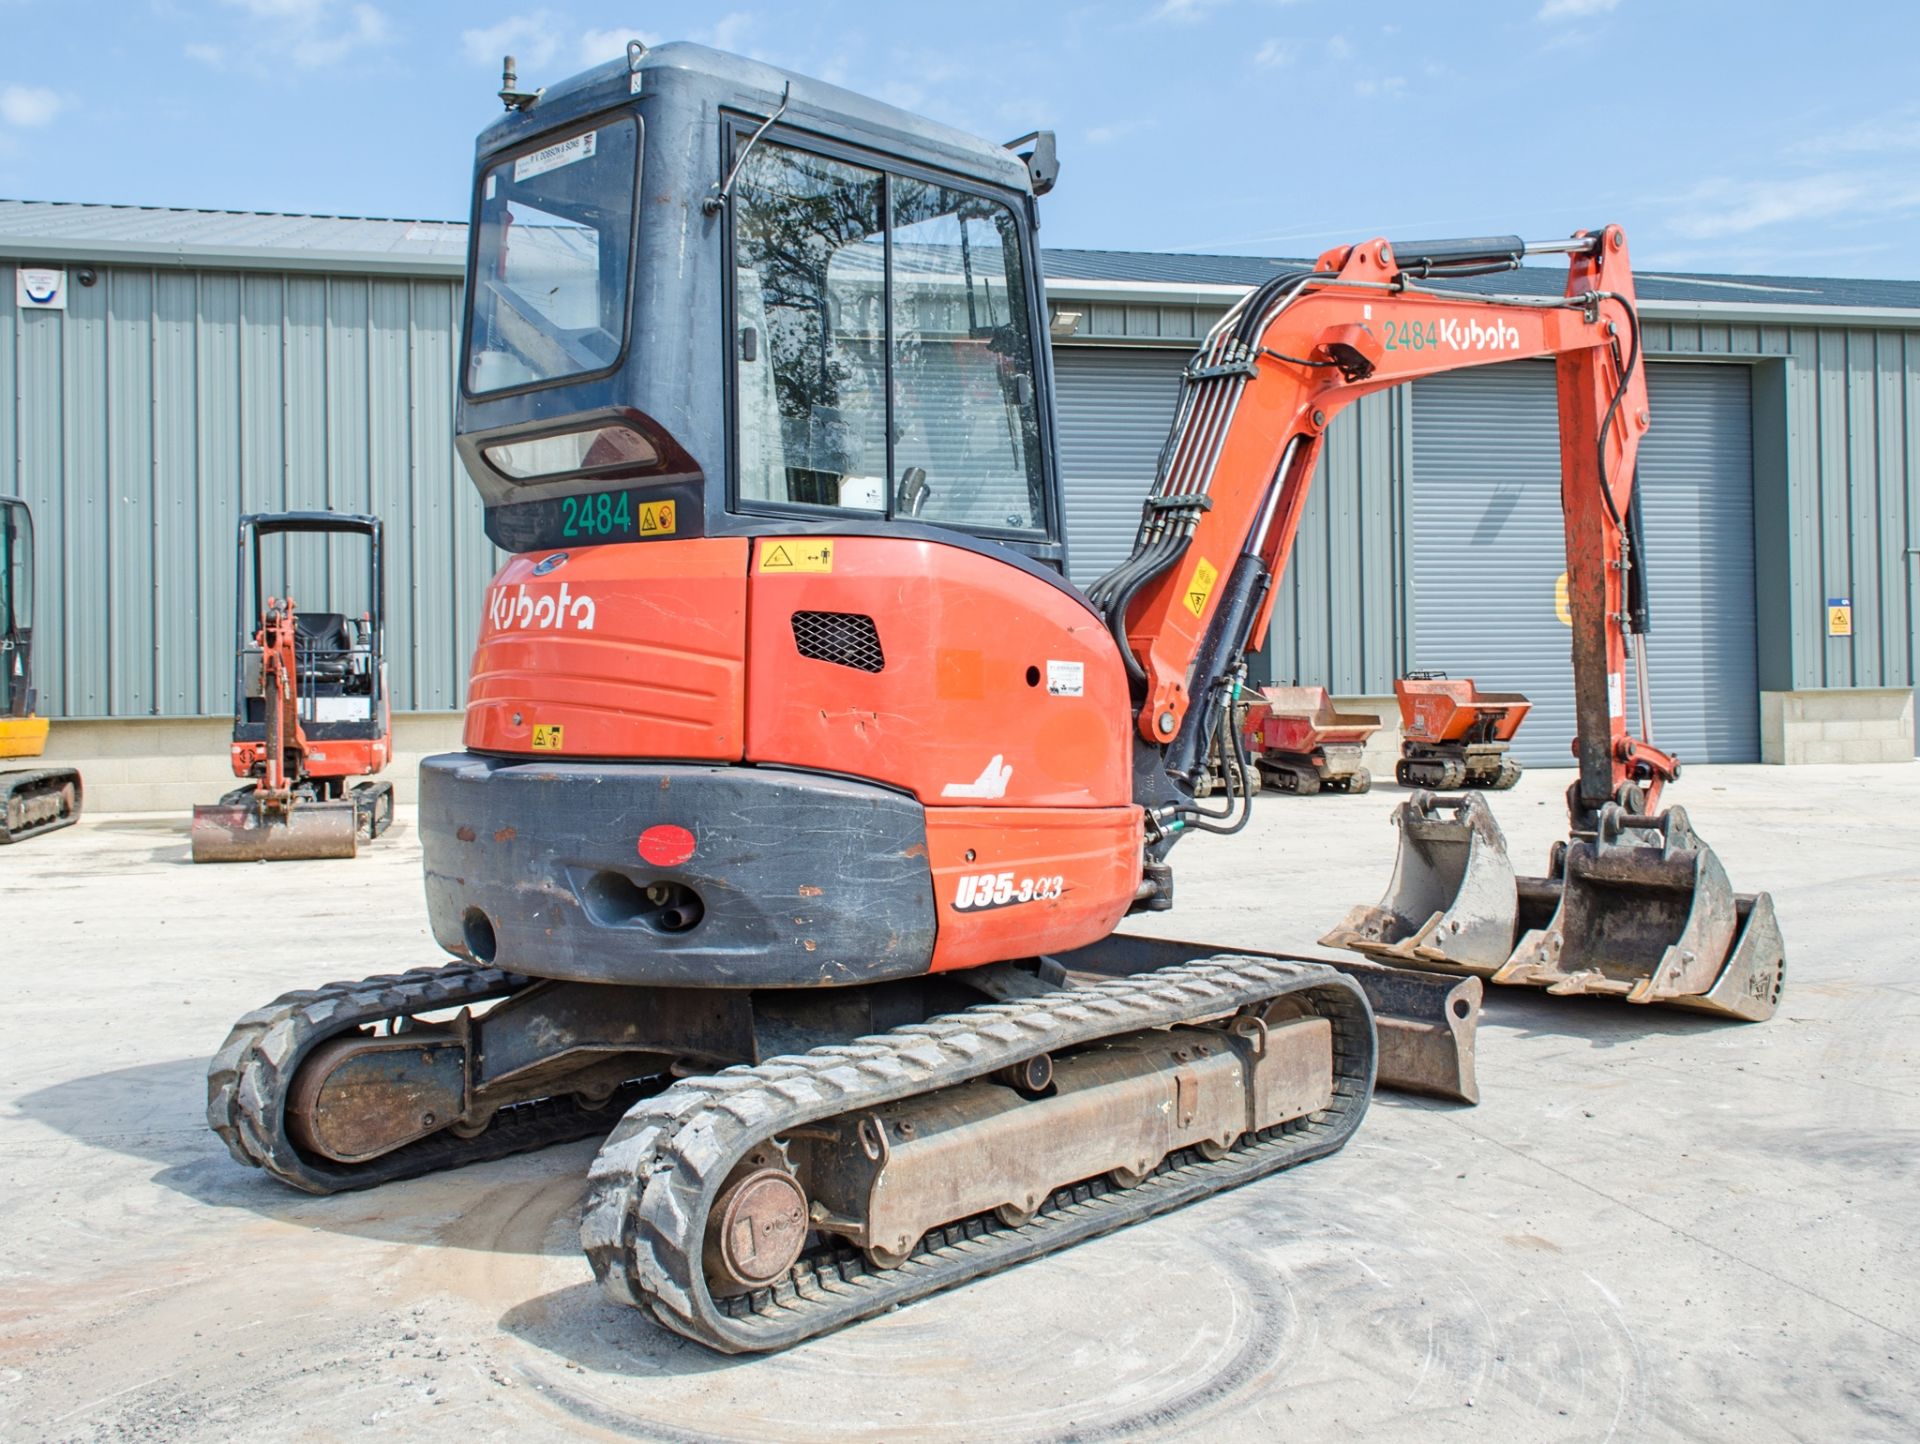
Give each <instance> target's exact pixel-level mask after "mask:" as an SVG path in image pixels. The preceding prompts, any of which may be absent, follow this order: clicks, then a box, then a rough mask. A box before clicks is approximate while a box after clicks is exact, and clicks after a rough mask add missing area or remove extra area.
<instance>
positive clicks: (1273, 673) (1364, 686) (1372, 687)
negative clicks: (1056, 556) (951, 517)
mask: <svg viewBox="0 0 1920 1444" xmlns="http://www.w3.org/2000/svg"><path fill="white" fill-rule="evenodd" d="M1189 354H1190V353H1188V352H1187V351H1185V350H1182V349H1178V348H1172V347H1166V348H1150V347H1140V348H1136V349H1123V348H1120V347H1095V346H1061V347H1057V348H1056V349H1055V351H1054V353H1053V355H1054V389H1055V392H1056V399H1057V403H1058V406H1057V411H1058V415H1059V418H1060V420H1059V426H1060V470H1061V476H1062V478H1063V488H1064V490H1063V499H1064V501H1065V510H1066V517H1067V540H1068V557H1069V560H1070V563H1071V570H1072V575H1073V578H1074V580H1075V581H1077V582H1079V583H1081V584H1082V585H1085V584H1086V583H1088V582H1090V581H1092V580H1093V579H1094V578H1095V577H1097V576H1099V575H1100V574H1101V573H1102V572H1104V571H1106V570H1107V569H1108V568H1109V567H1111V566H1113V565H1114V564H1115V563H1116V562H1119V561H1120V560H1122V559H1123V558H1124V557H1125V556H1126V555H1127V553H1128V551H1129V550H1130V549H1131V547H1132V545H1133V536H1134V530H1135V528H1136V527H1137V526H1138V524H1139V521H1140V502H1141V499H1142V498H1143V497H1144V496H1145V495H1146V493H1147V488H1148V487H1149V486H1151V485H1152V483H1153V471H1154V465H1155V462H1156V461H1157V459H1158V457H1159V454H1160V447H1161V443H1162V442H1163V441H1165V439H1166V434H1167V426H1168V424H1169V423H1170V422H1171V420H1172V417H1173V408H1174V405H1175V403H1176V402H1177V400H1178V398H1179V389H1180V386H1179V377H1180V370H1181V368H1182V367H1183V366H1184V365H1185V364H1186V362H1187V358H1188V355H1189ZM1398 414H1399V413H1398V403H1397V401H1396V400H1395V398H1393V397H1391V396H1376V397H1368V398H1366V399H1364V400H1363V401H1361V402H1360V403H1359V405H1358V406H1357V407H1355V408H1353V409H1352V410H1351V411H1349V412H1347V413H1344V414H1342V415H1341V416H1339V417H1337V418H1336V419H1335V421H1334V424H1333V426H1332V427H1331V428H1330V430H1329V433H1328V440H1327V446H1326V450H1325V453H1324V455H1323V457H1322V460H1321V465H1320V471H1319V474H1318V475H1317V476H1316V477H1315V480H1314V486H1313V490H1312V492H1311V493H1310V494H1309V496H1308V499H1307V506H1306V509H1305V511H1304V513H1303V515H1302V517H1301V524H1300V531H1299V534H1298V539H1297V541H1296V543H1295V547H1294V554H1293V560H1292V564H1291V565H1290V566H1289V568H1288V570H1287V574H1286V575H1285V576H1284V577H1282V578H1281V579H1280V581H1279V583H1278V587H1277V594H1276V596H1275V599H1274V614H1273V624H1272V628H1271V632H1270V642H1269V646H1268V648H1267V651H1266V654H1265V656H1264V657H1263V659H1262V663H1263V666H1264V668H1265V670H1266V672H1267V679H1268V680H1275V681H1282V682H1292V681H1300V682H1316V683H1320V684H1322V685H1325V686H1328V687H1331V688H1333V689H1335V690H1336V691H1341V692H1348V693H1352V692H1364V691H1377V690H1380V689H1382V688H1385V687H1388V686H1390V685H1391V684H1392V679H1393V676H1394V669H1395V665H1396V655H1395V653H1396V645H1397V641H1396V635H1395V632H1396V629H1395V624H1394V618H1395V613H1396V607H1397V605H1398V573H1397V569H1396V566H1395V559H1394V517H1395V514H1396V501H1395V487H1396V485H1397V480H1396V477H1397V466H1396V464H1395V459H1394V458H1395V456H1396V454H1397V451H1398V447H1399V427H1398V423H1397V421H1396V417H1397V416H1398Z"/></svg>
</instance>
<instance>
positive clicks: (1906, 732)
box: [1853, 717, 1913, 741]
mask: <svg viewBox="0 0 1920 1444" xmlns="http://www.w3.org/2000/svg"><path fill="white" fill-rule="evenodd" d="M1853 725H1854V726H1856V727H1858V728H1859V729H1860V735H1861V736H1862V737H1866V738H1871V739H1873V740H1875V741H1879V740H1881V739H1883V738H1888V737H1907V738H1911V737H1912V735H1913V732H1912V729H1911V728H1910V727H1909V726H1908V724H1907V722H1906V720H1905V719H1904V718H1901V717H1874V718H1871V719H1869V720H1868V721H1865V722H1856V723H1854V724H1853Z"/></svg>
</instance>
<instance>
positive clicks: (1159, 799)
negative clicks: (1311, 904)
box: [1091, 226, 1785, 1019]
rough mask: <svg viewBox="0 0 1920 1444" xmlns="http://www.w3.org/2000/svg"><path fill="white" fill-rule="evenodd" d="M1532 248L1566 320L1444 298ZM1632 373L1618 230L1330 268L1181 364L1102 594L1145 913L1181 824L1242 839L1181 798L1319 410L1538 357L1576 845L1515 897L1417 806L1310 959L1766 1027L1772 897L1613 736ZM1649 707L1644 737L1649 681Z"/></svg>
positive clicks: (1240, 648)
mask: <svg viewBox="0 0 1920 1444" xmlns="http://www.w3.org/2000/svg"><path fill="white" fill-rule="evenodd" d="M1547 252H1552V253H1563V254H1565V255H1566V256H1567V261H1568V268H1567V284H1566V289H1565V292H1564V294H1563V295H1562V296H1560V297H1557V298H1532V297H1522V296H1490V295H1483V294H1480V293H1477V292H1465V291H1460V290H1457V289H1449V288H1448V287H1447V285H1446V282H1447V281H1448V280H1449V279H1450V278H1457V277H1461V276H1467V275H1477V274H1486V273H1489V272H1494V271H1502V270H1511V269H1514V268H1516V267H1517V266H1518V265H1519V264H1520V262H1521V260H1522V259H1523V258H1524V257H1525V256H1527V255H1537V254H1542V253H1547ZM1640 353H1641V347H1640V325H1639V318H1638V314H1637V311H1636V309H1635V301H1634V287H1633V274H1632V269H1631V266H1630V265H1629V262H1628V259H1627V246H1626V239H1625V237H1624V235H1623V234H1622V233H1621V231H1620V229H1619V228H1618V227H1617V226H1606V227H1603V228H1601V229H1599V230H1597V231H1591V232H1583V233H1581V234H1579V235H1576V236H1575V237H1573V238H1572V239H1571V240H1569V241H1561V242H1551V243H1547V244H1545V245H1528V244H1526V243H1524V242H1522V241H1520V240H1518V239H1517V238H1510V237H1493V238H1487V239H1478V240H1468V241H1443V242H1437V243H1428V244H1422V245H1411V246H1401V247H1398V248H1396V247H1395V246H1394V245H1393V244H1392V243H1390V242H1388V241H1384V240H1373V241H1368V242H1366V243H1364V244H1362V245H1357V246H1351V247H1345V248H1340V249H1336V250H1331V251H1328V252H1326V253H1325V254H1324V255H1322V256H1321V257H1320V258H1319V260H1318V261H1317V262H1316V263H1315V265H1314V266H1313V268H1312V269H1311V270H1307V271H1300V272H1295V273H1293V274H1290V275H1283V276H1277V277H1275V278H1274V279H1272V280H1270V281H1268V282H1267V283H1265V284H1264V285H1262V286H1261V287H1260V288H1258V289H1257V290H1255V291H1253V292H1252V293H1251V294H1250V295H1248V296H1247V297H1246V298H1244V299H1243V300H1242V301H1241V302H1240V303H1239V304H1238V305H1237V306H1235V307H1234V308H1233V309H1232V310H1231V311H1229V312H1228V314H1227V315H1226V316H1225V317H1224V318H1223V319H1222V320H1221V321H1220V322H1219V324H1218V325H1216V326H1215V327H1214V329H1213V330H1212V332H1211V333H1210V334H1209V335H1208V337H1207V340H1206V343H1205V345H1204V346H1203V347H1202V348H1201V350H1200V351H1199V353H1198V354H1197V355H1196V356H1195V357H1194V359H1193V362H1192V363H1191V364H1190V365H1189V366H1188V368H1187V372H1186V384H1185V386H1184V388H1183V391H1182V395H1181V400H1180V405H1179V409H1178V411H1177V413H1176V416H1175V420H1174V424H1173V428H1172V430H1171V432H1170V433H1169V435H1168V440H1167V444H1166V447H1165V448H1164V450H1163V451H1162V454H1161V464H1160V468H1159V473H1158V476H1157V478H1156V481H1155V485H1154V489H1153V494H1152V495H1151V496H1150V497H1149V498H1148V500H1147V503H1146V506H1145V509H1144V514H1143V518H1142V521H1141V526H1140V532H1139V536H1138V539H1137V542H1136V546H1135V550H1134V554H1133V555H1132V556H1131V557H1130V558H1129V559H1128V560H1127V561H1126V562H1125V563H1123V564H1122V565H1121V566H1120V567H1119V568H1117V569H1116V570H1115V571H1113V572H1111V573H1109V574H1108V575H1107V576H1106V577H1104V578H1102V579H1101V580H1100V581H1099V582H1097V583H1096V584H1095V585H1094V588H1093V590H1092V594H1091V595H1092V597H1093V600H1094V601H1095V603H1096V604H1097V605H1099V606H1100V607H1102V608H1103V610H1104V611H1105V614H1106V616H1107V618H1108V622H1109V625H1110V627H1111V628H1112V629H1113V631H1114V634H1115V638H1116V640H1117V641H1119V642H1120V643H1121V646H1122V651H1123V654H1124V656H1125V657H1126V659H1127V662H1128V671H1129V675H1130V677H1131V679H1132V682H1133V684H1134V697H1135V700H1136V702H1137V711H1136V714H1135V717H1134V723H1135V728H1136V731H1137V733H1138V736H1139V738H1140V745H1139V753H1140V758H1141V763H1140V765H1137V766H1136V768H1135V778H1136V786H1137V787H1138V788H1139V791H1140V793H1141V796H1140V801H1141V802H1142V804H1143V805H1144V806H1145V807H1146V808H1147V809H1148V812H1149V816H1150V817H1151V819H1152V822H1153V826H1152V827H1150V828H1149V831H1148V866H1147V876H1148V878H1149V880H1150V882H1151V883H1152V884H1153V885H1154V886H1155V887H1156V888H1158V889H1160V896H1159V898H1158V899H1157V900H1154V901H1149V902H1148V904H1147V905H1148V906H1164V905H1165V903H1166V900H1167V893H1166V891H1165V886H1166V882H1167V880H1168V878H1169V877H1170V874H1168V873H1167V871H1166V865H1165V862H1164V858H1165V854H1166V852H1167V850H1168V849H1169V848H1170V847H1171V845H1172V843H1173V842H1174V841H1175V840H1176V839H1177V838H1178V836H1179V835H1180V834H1181V833H1182V832H1183V831H1184V830H1186V829H1187V828H1189V827H1195V826H1197V827H1202V828H1207V829H1209V830H1214V831H1231V830H1232V827H1224V828H1223V827H1221V826H1220V825H1219V823H1218V821H1217V819H1218V818H1219V817H1220V814H1208V813H1206V812H1203V811H1202V810H1201V809H1199V808H1198V807H1196V806H1194V805H1193V803H1192V795H1191V794H1192V783H1193V779H1194V778H1195V776H1196V775H1197V774H1198V773H1199V772H1200V771H1202V770H1203V769H1204V768H1205V767H1206V765H1207V760H1206V759H1207V749H1208V746H1209V743H1210V741H1211V739H1212V738H1213V736H1214V735H1215V732H1216V729H1217V728H1218V727H1219V725H1220V723H1221V721H1222V719H1223V718H1225V717H1228V716H1230V715H1231V713H1230V697H1229V694H1230V692H1231V690H1232V688H1233V686H1234V685H1235V683H1236V681H1237V680H1238V677H1239V675H1240V671H1239V669H1240V668H1241V666H1242V665H1243V663H1242V660H1241V659H1242V658H1243V656H1244V654H1245V653H1246V652H1247V651H1249V650H1251V649H1252V648H1254V647H1257V646H1258V645H1259V644H1260V642H1261V640H1262V639H1263V637H1264V636H1265V634H1266V629H1267V626H1268V623H1269V621H1270V619H1271V615H1272V610H1273V596H1272V583H1273V580H1274V578H1276V577H1278V576H1279V575H1280V574H1281V573H1282V572H1283V571H1284V570H1285V567H1286V564H1287V559H1288V557H1289V555H1290V554H1291V552H1292V548H1293V540H1294V536H1295V534H1296V532H1297V531H1298V529H1299V525H1300V518H1301V516H1302V514H1303V512H1304V510H1305V505H1306V498H1307V492H1308V488H1309V486H1310V485H1311V483H1312V478H1313V473H1314V470H1315V468H1316V466H1317V464H1318V461H1319V455H1320V448H1321V446H1322V444H1323V443H1324V439H1325V436H1326V432H1327V427H1328V426H1329V424H1330V423H1331V422H1332V420H1333V418H1334V416H1335V415H1336V414H1338V412H1339V410H1340V408H1341V407H1343V406H1346V405H1349V404H1351V403H1352V402H1353V401H1354V400H1356V399H1358V398H1359V397H1361V396H1365V395H1368V394H1370V393H1372V392H1375V391H1381V390H1384V389H1386V388H1387V387H1390V386H1398V385H1400V384H1402V383H1404V382H1407V381H1412V380H1415V379H1417V378H1419V377H1422V376H1432V375H1436V374H1438V373H1440V372H1444V371H1452V370H1457V369H1460V368H1462V367H1467V366H1483V365H1491V364H1495V363H1498V362H1503V361H1517V360H1525V359H1529V358H1547V357H1551V358H1552V359H1553V361H1554V363H1555V367H1556V371H1557V389H1558V401H1559V421H1560V494H1561V504H1562V508H1563V511H1564V514H1565V520H1566V560H1567V581H1568V600H1569V604H1570V608H1571V615H1572V662H1573V681H1574V703H1575V716H1576V720H1577V726H1578V733H1577V736H1576V738H1575V742H1574V751H1575V754H1576V757H1577V759H1578V763H1579V776H1578V779H1577V780H1576V782H1575V783H1574V785H1573V786H1572V787H1571V788H1570V789H1569V790H1568V811H1569V813H1570V821H1571V832H1572V836H1571V838H1570V840H1569V841H1568V842H1567V843H1565V844H1561V845H1560V846H1558V847H1557V848H1556V849H1555V852H1554V855H1553V858H1552V860H1551V862H1550V865H1549V868H1548V875H1547V876H1546V877H1543V878H1534V879H1518V878H1516V877H1515V875H1514V872H1513V866H1512V863H1511V861H1510V860H1509V858H1508V856H1507V851H1506V843H1505V840H1504V838H1503V837H1502V836H1501V834H1500V830H1499V827H1498V825H1497V824H1496V823H1495V822H1494V820H1493V815H1492V813H1491V812H1490V811H1489V810H1488V809H1487V808H1486V806H1485V804H1484V802H1481V801H1479V800H1478V799H1470V798H1435V797H1433V796H1432V795H1431V794H1428V793H1423V792H1416V793H1415V794H1414V795H1413V797H1412V798H1411V799H1410V800H1409V801H1408V802H1407V803H1406V804H1404V805H1403V806H1402V807H1401V809H1400V811H1399V813H1398V815H1397V816H1396V818H1395V821H1396V824H1397V825H1398V826H1399V827H1400V829H1401V851H1400V857H1399V859H1398V861H1397V863H1396V866H1395V870H1394V876H1393V881H1392V883H1391V884H1390V885H1389V888H1388V893H1387V896H1386V898H1385V899H1383V901H1382V902H1381V903H1380V904H1379V905H1378V906H1376V907H1371V908H1369V907H1360V908H1356V909H1354V910H1353V911H1352V912H1351V913H1349V914H1348V916H1347V918H1346V920H1345V921H1344V922H1343V923H1342V925H1341V926H1340V927H1339V928H1336V929H1335V930H1334V931H1333V932H1331V933H1329V934H1328V935H1327V936H1326V937H1325V938H1323V939H1322V940H1321V941H1322V942H1323V943H1328V944H1331V945H1336V946H1344V947H1351V948H1354V949H1356V950H1357V951H1360V952H1362V953H1365V954H1367V955H1368V956H1370V957H1373V958H1375V959H1377V960H1379V961H1383V962H1389V963H1400V964H1404V965H1412V966H1428V967H1434V966H1437V967H1441V968H1452V969H1458V970H1461V971H1466V972H1473V973H1478V974H1481V975H1483V976H1486V977H1488V978H1490V979H1491V980H1492V981H1494V982H1501V983H1525V984H1531V985H1535V986H1539V987H1545V988H1548V989H1549V990H1551V991H1553V992H1555V993H1601V994H1611V995H1615V996H1621V997H1625V998H1627V999H1628V1000H1629V1001H1632V1002H1640V1003H1650V1002H1669V1003H1675V1004H1679V1005H1683V1006H1690V1007H1696V1008H1703V1009H1706V1010H1708V1011H1712V1012H1719V1013H1722V1014H1726V1015H1730V1016H1735V1017H1740V1018H1746V1019H1759V1018H1764V1017H1767V1016H1769V1015H1770V1014H1771V1013H1772V1011H1773V1008H1774V1006H1775V1003H1776V1002H1777V1000H1778V997H1779V993H1780V987H1781V980H1782V978H1783V976H1784V968H1785V963H1784V956H1783V950H1782V947H1781V943H1780V936H1779V932H1778V929H1777V927H1776V925H1775V924H1774V921H1773V909H1772V902H1771V899H1769V898H1768V897H1767V895H1766V894H1764V893H1762V894H1758V895H1738V894H1735V893H1734V892H1733V890H1732V888H1731V885H1730V884H1729V883H1728V881H1727V878H1726V873H1725V871H1724V869H1723V868H1722V867H1721V865H1720V862H1719V860H1718V858H1717V857H1716V856H1715V854H1714V852H1713V850H1712V849H1711V848H1710V847H1708V846H1707V845H1706V844H1705V843H1704V842H1702V841H1701V840H1700V838H1699V837H1698V835H1697V834H1696V833H1694V832H1693V830H1692V828H1691V826H1690V825H1689V823H1688V821H1687V818H1686V814H1685V813H1684V812H1682V811H1680V810H1679V809H1673V810H1671V811H1668V812H1660V811H1659V810H1658V808H1659V805H1660V801H1661V795H1662V792H1663V791H1664V789H1665V786H1666V784H1667V783H1668V782H1669V781H1672V780H1673V779H1675V778H1677V777H1678V776H1679V774H1680V765H1679V762H1678V760H1677V759H1676V758H1674V757H1673V756H1672V755H1671V754H1669V753H1667V752H1664V751H1662V750H1660V749H1659V748H1657V747H1655V746H1654V745H1653V744H1652V742H1651V741H1649V740H1647V739H1646V738H1644V737H1636V736H1634V735H1633V733H1632V732H1631V731H1630V730H1629V728H1628V724H1627V717H1626V668H1627V662H1628V659H1629V656H1630V651H1629V649H1630V648H1631V647H1632V645H1633V641H1634V637H1635V629H1636V627H1637V626H1639V625H1641V621H1640V619H1642V618H1644V615H1645V606H1646V589H1645V586H1644V579H1643V577H1642V576H1641V575H1640V574H1639V573H1638V572H1637V571H1636V568H1637V567H1638V566H1639V564H1640V557H1639V555H1638V552H1639V548H1638V546H1637V545H1636V540H1637V527H1636V522H1637V520H1638V517H1637V515H1636V510H1635V504H1634V502H1635V498H1634V476H1635V462H1636V459H1637V456H1638V452H1639V446H1640V441H1641V438H1642V437H1643V436H1644V435H1645V433H1646V431H1647V429H1648V426H1649V425H1650V423H1651V416H1650V414H1649V411H1648V405H1647V390H1646V377H1645V369H1644V367H1643V366H1642V365H1641V354H1640ZM1641 661H1642V662H1644V654H1642V657H1641ZM1640 691H1641V701H1642V709H1643V716H1645V715H1647V713H1646V711H1645V709H1646V705H1647V704H1646V682H1645V672H1644V667H1643V668H1642V670H1641V673H1640ZM1641 730H1642V731H1643V732H1645V731H1646V730H1647V728H1646V726H1645V724H1643V726H1642V729H1641ZM1231 775H1232V769H1229V777H1231ZM1209 816H1212V817H1213V818H1215V819H1216V821H1213V822H1208V821H1206V820H1205V819H1207V818H1208V817H1209ZM1244 816H1245V813H1244V812H1243V813H1242V818H1243V819H1244ZM1233 826H1238V824H1237V823H1236V824H1234V825H1233Z"/></svg>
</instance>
